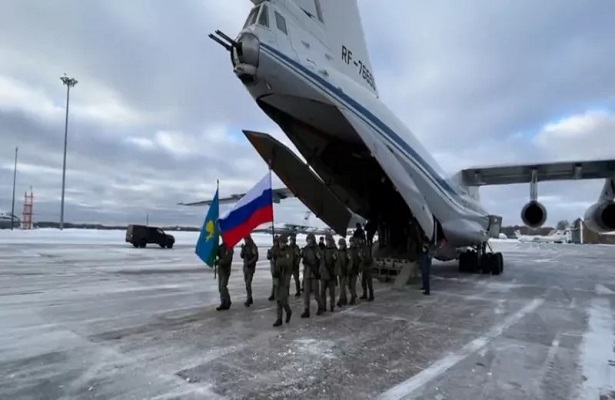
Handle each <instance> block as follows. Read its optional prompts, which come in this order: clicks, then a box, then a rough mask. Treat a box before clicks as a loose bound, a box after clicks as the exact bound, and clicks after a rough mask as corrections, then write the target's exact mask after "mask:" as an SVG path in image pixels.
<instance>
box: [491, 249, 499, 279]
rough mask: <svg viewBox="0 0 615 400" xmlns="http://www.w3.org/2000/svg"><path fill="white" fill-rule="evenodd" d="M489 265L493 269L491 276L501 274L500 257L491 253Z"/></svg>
mask: <svg viewBox="0 0 615 400" xmlns="http://www.w3.org/2000/svg"><path fill="white" fill-rule="evenodd" d="M489 256H490V257H489V261H490V262H489V264H490V267H491V274H493V275H500V272H501V269H500V268H501V264H500V257H498V256H497V254H496V253H491V254H489Z"/></svg>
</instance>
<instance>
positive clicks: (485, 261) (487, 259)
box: [479, 253, 493, 274]
mask: <svg viewBox="0 0 615 400" xmlns="http://www.w3.org/2000/svg"><path fill="white" fill-rule="evenodd" d="M492 263H493V261H492V258H491V253H483V254H481V256H480V266H479V270H480V272H481V273H483V274H488V273H490V272H491V271H492V269H491V265H492Z"/></svg>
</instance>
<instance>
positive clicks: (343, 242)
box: [337, 238, 346, 246]
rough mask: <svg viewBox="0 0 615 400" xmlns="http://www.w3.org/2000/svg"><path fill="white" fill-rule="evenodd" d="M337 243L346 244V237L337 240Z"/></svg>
mask: <svg viewBox="0 0 615 400" xmlns="http://www.w3.org/2000/svg"><path fill="white" fill-rule="evenodd" d="M337 244H339V245H340V246H341V245H344V246H346V239H344V238H340V240H338V241H337Z"/></svg>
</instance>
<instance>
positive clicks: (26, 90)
mask: <svg viewBox="0 0 615 400" xmlns="http://www.w3.org/2000/svg"><path fill="white" fill-rule="evenodd" d="M325 1H327V0H325ZM376 3H379V4H386V7H383V6H380V5H379V6H378V7H377V8H376V7H375V6H374V4H376ZM359 4H360V9H361V12H362V16H363V22H364V27H365V31H366V36H367V41H368V48H369V50H370V53H371V60H372V64H373V69H374V71H373V73H374V76H375V79H376V83H377V85H378V88H379V91H380V94H381V98H382V100H383V101H384V102H385V103H386V104H387V105H388V106H389V107H390V108H391V109H392V110H393V111H394V112H395V113H396V114H397V115H399V116H400V117H401V119H402V120H403V121H404V122H405V123H406V124H407V125H408V127H409V128H410V129H411V130H412V131H413V132H414V133H415V135H417V136H418V137H419V138H420V139H421V140H422V141H423V142H424V143H425V145H426V147H427V148H428V149H429V150H430V151H432V152H433V153H434V156H435V158H436V159H437V160H438V161H439V162H440V163H441V165H442V167H443V168H444V169H445V170H448V171H451V172H454V171H456V170H458V169H461V168H464V167H469V166H475V165H483V164H498V163H509V162H528V161H555V160H571V159H592V158H615V78H614V76H615V75H614V71H615V40H613V38H615V24H614V23H613V15H615V2H612V1H604V0H595V1H591V0H590V1H579V0H560V1H542V2H537V1H529V0H502V1H490V0H464V1H429V2H426V1H415V0H412V1H409V0H398V1H395V0H387V1H386V2H375V1H369V0H359ZM250 7H251V2H249V1H247V0H233V1H228V0H182V1H162V0H131V1H94V0H92V1H90V0H59V1H53V2H50V1H40V0H13V1H3V2H1V3H0V139H1V140H0V209H4V210H10V207H11V187H12V186H11V185H12V173H13V172H12V169H13V157H14V147H15V146H19V173H18V182H17V193H18V201H17V204H16V206H17V207H16V208H17V209H18V210H19V214H21V209H22V202H23V195H24V192H25V191H26V190H27V189H28V188H29V186H33V188H34V196H35V220H38V221H42V220H46V221H49V220H52V221H53V220H56V221H57V220H59V215H60V194H61V190H60V188H61V181H62V173H61V172H62V152H63V135H64V113H65V102H66V87H65V86H63V85H62V82H61V81H60V79H59V77H60V76H61V75H62V74H63V73H67V74H68V75H69V76H71V77H75V78H76V79H78V80H79V83H78V84H77V86H76V87H75V88H74V89H73V90H72V91H71V97H70V99H71V102H70V105H71V107H70V111H71V113H70V119H69V144H68V149H69V151H68V163H67V165H68V167H67V182H66V217H65V220H66V221H74V222H103V223H113V222H116V223H126V222H141V221H144V219H145V214H146V213H149V214H150V221H151V222H152V223H160V224H168V223H178V224H191V225H200V224H201V223H202V219H203V216H204V213H205V211H206V210H205V209H204V208H182V207H178V206H176V203H177V202H181V201H193V200H201V199H209V198H211V197H212V195H213V193H214V191H215V182H216V179H217V178H219V179H220V186H221V187H220V192H221V195H223V196H224V195H228V194H231V193H237V192H241V191H245V190H247V189H249V188H250V187H251V185H253V184H254V183H255V182H256V181H257V180H258V179H259V178H261V177H262V176H263V175H264V174H265V173H266V165H265V164H264V162H263V161H262V159H261V158H260V156H258V154H257V153H256V151H255V150H254V149H253V148H252V147H251V145H250V144H249V143H248V142H247V140H246V139H245V138H244V137H243V135H242V134H241V129H254V130H260V131H264V132H270V133H273V134H275V135H276V136H277V137H281V135H282V134H281V132H280V131H279V129H278V128H277V126H276V125H275V124H273V123H272V122H271V121H270V120H269V119H268V118H267V117H266V116H265V115H264V114H263V113H262V112H261V111H260V109H259V108H258V107H257V106H256V104H255V103H254V102H253V100H252V99H251V97H250V96H249V95H248V93H247V91H246V90H245V89H244V88H243V86H242V85H241V83H240V82H239V81H238V80H237V78H236V77H235V75H234V74H233V72H232V66H231V65H230V60H229V56H228V53H226V52H224V51H223V49H222V48H221V47H220V46H218V45H216V44H215V43H214V42H212V41H211V40H210V39H208V38H207V34H209V33H210V32H213V31H214V30H215V29H222V30H223V31H224V32H227V33H229V34H230V35H231V36H234V35H235V34H236V33H237V32H238V31H239V29H240V28H241V26H242V25H243V22H244V20H245V18H246V16H247V14H248V12H249V9H250ZM276 183H277V184H279V180H277V178H276V179H274V185H275V184H276ZM601 185H602V182H600V181H598V182H596V181H588V182H566V183H552V184H543V185H541V186H539V188H538V193H539V197H540V198H541V201H543V202H544V204H545V205H546V206H547V208H548V212H549V217H548V221H547V223H548V224H551V225H554V224H555V223H556V222H557V221H558V220H560V219H569V220H572V219H574V218H576V217H579V216H581V215H582V214H583V212H584V210H585V208H586V207H588V206H589V205H590V204H592V203H593V202H594V200H595V199H596V197H597V195H598V193H599V190H600V188H601ZM481 196H482V199H483V201H484V203H485V206H486V207H487V208H488V209H489V210H490V211H492V212H493V213H497V214H500V215H502V216H503V217H504V223H505V224H515V223H520V217H519V213H520V210H521V208H522V206H523V205H524V204H525V203H526V202H527V200H528V197H529V187H528V186H527V185H514V186H509V187H489V188H483V189H481ZM305 210H306V209H305V208H304V207H303V206H302V205H301V204H300V203H299V202H298V201H297V200H289V201H288V202H287V203H284V204H283V205H281V206H277V208H276V219H277V221H276V222H283V221H284V222H293V223H297V222H301V221H302V219H303V216H304V213H305ZM310 222H311V223H313V224H315V223H316V221H313V220H312V221H310Z"/></svg>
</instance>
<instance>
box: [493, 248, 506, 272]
mask: <svg viewBox="0 0 615 400" xmlns="http://www.w3.org/2000/svg"><path fill="white" fill-rule="evenodd" d="M495 255H496V257H497V258H498V264H499V265H500V274H501V273H502V272H504V256H503V255H502V253H499V252H498V253H495Z"/></svg>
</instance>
